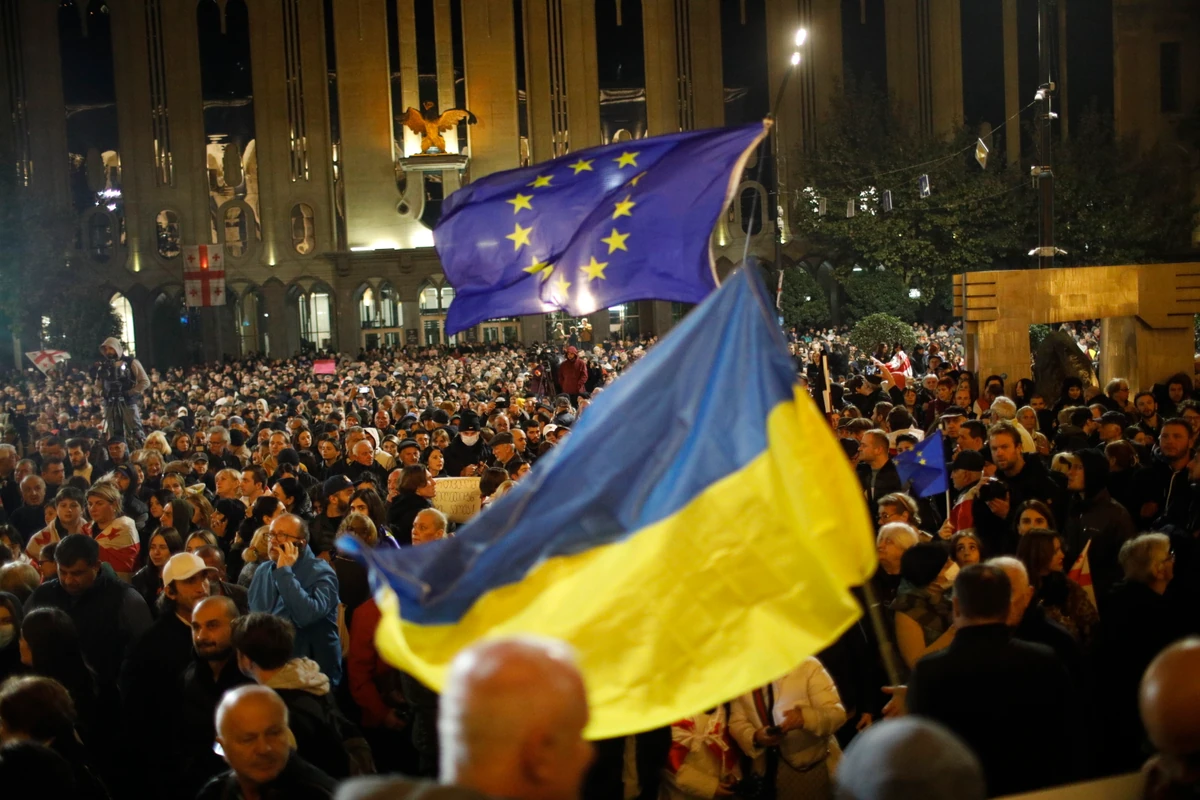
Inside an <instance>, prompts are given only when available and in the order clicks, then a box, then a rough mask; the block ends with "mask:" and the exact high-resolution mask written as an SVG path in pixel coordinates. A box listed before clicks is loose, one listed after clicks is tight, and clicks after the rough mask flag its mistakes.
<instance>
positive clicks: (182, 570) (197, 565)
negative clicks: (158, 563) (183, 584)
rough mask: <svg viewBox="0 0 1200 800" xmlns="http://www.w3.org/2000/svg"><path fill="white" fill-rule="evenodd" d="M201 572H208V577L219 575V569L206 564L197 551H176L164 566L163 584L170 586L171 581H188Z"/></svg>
mask: <svg viewBox="0 0 1200 800" xmlns="http://www.w3.org/2000/svg"><path fill="white" fill-rule="evenodd" d="M199 572H207V573H208V577H209V578H210V579H213V580H215V579H216V577H217V571H216V570H215V569H213V568H212V567H210V566H209V565H208V564H205V563H204V559H202V558H201V557H200V556H198V555H196V554H195V553H176V554H175V555H173V556H171V558H170V559H169V560H168V561H167V563H166V566H164V567H163V571H162V583H163V586H170V585H171V581H186V580H187V579H188V578H191V577H194V576H195V575H196V574H197V573H199Z"/></svg>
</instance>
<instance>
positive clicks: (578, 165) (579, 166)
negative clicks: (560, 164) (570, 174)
mask: <svg viewBox="0 0 1200 800" xmlns="http://www.w3.org/2000/svg"><path fill="white" fill-rule="evenodd" d="M592 161H595V159H591V160H588V161H584V160H583V159H582V158H581V159H579V160H578V161H576V162H575V163H574V164H570V165H569V166H570V167H571V169H573V170H575V174H576V175H578V174H579V173H581V172H591V171H592Z"/></svg>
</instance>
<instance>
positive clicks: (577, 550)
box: [339, 269, 876, 738]
mask: <svg viewBox="0 0 1200 800" xmlns="http://www.w3.org/2000/svg"><path fill="white" fill-rule="evenodd" d="M456 302H457V301H456ZM581 476H587V478H586V480H582V481H581V479H580V478H581ZM870 530H871V527H870V520H868V518H867V513H866V506H865V505H864V504H863V501H862V489H861V488H860V486H859V483H858V481H857V480H856V479H855V477H854V474H853V473H852V472H851V471H850V466H849V464H848V463H847V461H846V459H845V458H844V457H843V456H842V452H841V450H840V449H839V446H838V444H837V440H836V439H835V438H834V437H833V435H832V432H831V431H830V429H829V426H828V425H826V424H825V420H824V419H823V417H822V416H821V413H820V411H819V410H818V409H817V407H816V406H815V405H814V404H813V402H812V399H811V398H809V396H808V393H807V392H805V391H804V390H803V389H799V388H798V387H797V386H796V374H795V369H794V367H793V366H792V362H791V359H790V357H789V356H788V353H787V349H786V347H785V344H784V342H783V337H782V336H781V335H780V332H779V325H778V323H777V322H776V321H775V308H774V304H773V302H772V301H771V300H770V299H768V297H767V294H766V291H765V290H764V288H763V286H762V283H761V280H760V279H759V278H758V276H757V275H756V274H755V273H754V271H753V270H752V269H751V270H746V269H743V270H740V271H738V272H736V273H734V274H733V275H732V276H730V278H729V279H728V280H727V281H725V283H724V284H723V285H722V286H721V288H720V289H719V290H718V291H716V292H713V293H712V295H711V296H710V297H709V298H708V299H707V300H706V301H705V302H704V303H703V304H702V305H701V306H700V307H699V308H697V309H696V310H695V311H693V312H692V313H691V314H689V315H688V316H687V318H686V319H684V320H683V322H681V323H680V324H679V325H678V326H677V327H676V328H674V329H672V330H671V332H670V333H669V334H667V336H666V337H664V338H663V340H662V341H661V342H659V343H658V345H657V346H655V347H654V348H652V349H651V350H650V351H649V352H648V353H647V354H646V356H645V358H643V359H642V360H640V361H639V362H638V363H637V364H635V365H634V366H633V367H632V368H631V369H630V370H629V371H628V373H626V374H625V375H624V376H622V378H621V380H619V381H617V382H616V383H615V384H613V385H612V387H611V388H608V389H605V390H604V391H603V392H601V393H600V394H599V395H597V396H596V399H595V402H593V403H592V405H590V406H589V407H588V410H587V413H586V414H584V415H583V416H582V417H580V418H579V422H578V423H577V424H576V425H575V426H574V427H573V428H572V429H571V435H570V436H569V437H568V438H567V440H566V442H565V443H563V444H559V445H557V446H556V447H555V448H554V450H552V451H551V453H550V454H549V455H547V456H545V457H544V458H543V459H541V460H539V461H538V464H537V466H536V467H535V468H534V470H533V472H531V473H529V475H528V477H526V478H525V479H523V480H522V481H521V482H520V483H518V484H517V485H516V486H515V487H514V488H513V489H512V490H511V491H510V492H508V494H506V495H504V497H502V498H500V499H499V500H497V501H496V502H494V503H493V504H491V505H490V506H488V507H487V508H486V509H485V510H484V511H483V512H482V513H481V514H480V515H479V516H477V517H476V518H475V519H473V520H471V522H469V523H468V524H467V525H466V526H465V527H463V528H462V529H460V530H459V531H458V533H457V534H456V535H455V536H454V538H452V539H443V540H441V541H436V542H430V543H428V544H422V545H418V546H416V547H407V548H402V549H400V550H373V549H370V548H367V547H365V546H363V545H361V544H358V545H356V544H355V541H354V540H353V539H351V538H350V537H343V539H342V540H340V541H339V546H341V547H342V548H343V549H344V550H345V549H349V550H351V551H353V552H354V553H355V554H356V556H357V557H358V558H359V559H360V560H362V561H363V562H365V563H366V564H368V565H369V566H370V567H371V581H372V585H373V587H374V588H375V598H376V601H377V602H378V603H379V609H380V612H381V614H382V619H381V620H380V623H379V627H378V629H377V631H376V634H375V644H376V646H377V647H378V648H379V652H380V653H381V654H382V655H383V657H384V658H386V659H387V660H388V661H389V662H391V663H392V664H395V665H397V666H399V667H401V668H402V669H404V670H405V671H406V672H408V673H409V674H411V675H414V676H416V677H417V678H418V679H420V680H421V681H423V682H424V683H426V684H427V685H429V686H431V687H434V688H435V689H440V687H441V686H442V684H443V680H444V678H445V674H446V668H447V666H448V665H449V664H450V662H451V660H452V659H453V658H454V656H455V654H456V653H458V652H459V650H461V649H462V648H463V647H466V646H467V645H470V644H472V643H474V642H477V641H479V640H480V639H482V638H487V637H496V636H506V635H514V634H538V635H543V636H552V637H555V638H558V639H563V640H565V641H568V642H570V643H571V644H572V645H574V646H575V648H576V650H577V651H578V652H579V655H580V664H581V667H582V668H583V672H584V677H585V679H586V681H587V686H588V695H589V698H588V699H589V705H590V707H591V726H590V729H589V731H590V735H592V736H594V737H598V738H610V737H614V736H621V735H624V734H627V733H633V732H635V731H643V730H649V729H651V728H656V727H659V726H661V725H667V724H670V722H671V721H672V720H678V719H681V718H682V717H685V716H687V715H688V714H689V713H693V712H695V710H696V709H698V708H711V707H712V706H714V705H716V704H718V703H721V702H724V701H725V700H726V699H728V698H730V697H735V696H737V695H739V694H742V693H744V692H748V691H750V690H751V689H754V688H756V687H758V686H762V685H763V684H765V683H768V682H770V681H771V680H774V679H775V678H777V677H778V676H779V675H782V674H783V673H785V672H787V671H788V670H789V669H791V668H793V667H794V666H795V665H796V664H799V663H800V662H801V661H802V660H803V659H804V658H805V657H806V656H809V655H812V654H813V653H816V652H818V651H820V650H821V649H823V648H824V647H826V646H827V645H828V644H829V643H830V642H832V641H834V640H835V639H837V637H838V636H839V635H840V634H841V633H842V632H843V631H845V630H846V629H847V628H848V627H849V626H850V625H851V624H853V622H854V620H855V619H857V618H858V615H859V609H858V604H857V603H856V602H855V601H854V599H853V597H852V595H851V594H850V592H849V590H848V587H850V586H852V585H857V584H861V583H862V582H864V581H865V580H867V579H868V578H869V577H870V575H871V574H872V572H873V571H874V570H875V567H876V560H875V555H874V549H873V547H872V540H871V538H870V536H869V531H870Z"/></svg>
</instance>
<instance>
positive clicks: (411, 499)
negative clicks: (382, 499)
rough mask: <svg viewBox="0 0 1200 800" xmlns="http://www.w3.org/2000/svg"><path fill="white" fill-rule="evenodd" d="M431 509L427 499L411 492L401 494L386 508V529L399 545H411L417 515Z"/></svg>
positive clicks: (431, 506) (431, 505) (431, 504)
mask: <svg viewBox="0 0 1200 800" xmlns="http://www.w3.org/2000/svg"><path fill="white" fill-rule="evenodd" d="M427 508H433V503H431V502H430V501H429V499H428V498H425V497H421V496H420V495H419V494H416V493H413V492H402V493H400V494H398V495H396V499H395V500H393V501H392V504H391V505H389V506H388V510H387V527H388V530H389V531H391V532H392V536H394V537H396V541H397V542H399V543H400V544H401V545H410V544H412V526H413V522H414V521H415V520H416V518H417V514H419V513H420V512H422V511H424V510H425V509H427Z"/></svg>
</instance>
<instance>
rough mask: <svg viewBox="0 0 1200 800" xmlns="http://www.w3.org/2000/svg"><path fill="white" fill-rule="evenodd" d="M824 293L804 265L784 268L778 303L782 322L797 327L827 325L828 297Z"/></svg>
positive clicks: (828, 315)
mask: <svg viewBox="0 0 1200 800" xmlns="http://www.w3.org/2000/svg"><path fill="white" fill-rule="evenodd" d="M826 295H827V292H826V291H825V290H824V289H822V288H821V285H820V284H819V283H817V281H816V279H815V278H813V276H812V275H810V274H809V272H808V270H806V269H805V268H804V267H788V268H786V269H784V271H783V295H782V296H781V298H780V303H779V306H780V309H779V311H780V313H781V314H782V315H783V324H784V325H795V326H796V327H797V328H816V327H822V328H823V327H825V326H827V325H829V323H830V314H829V298H828V297H827V296H826Z"/></svg>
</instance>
